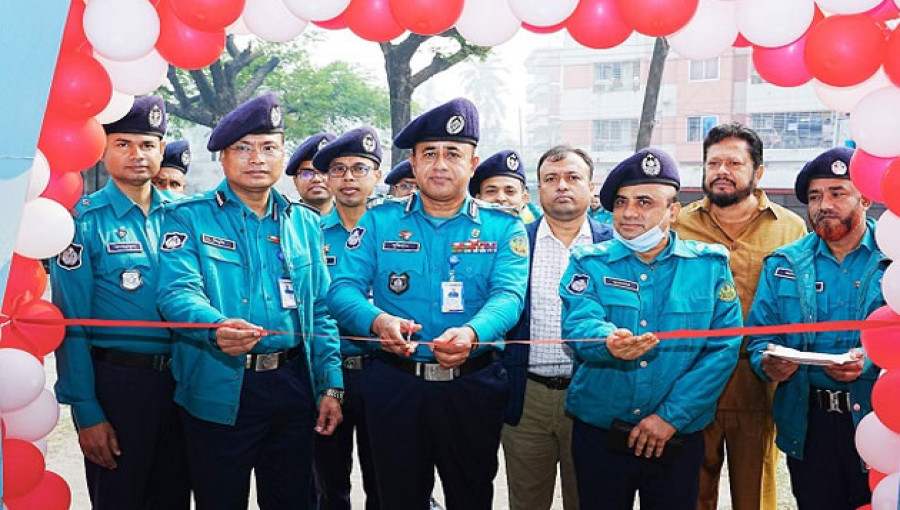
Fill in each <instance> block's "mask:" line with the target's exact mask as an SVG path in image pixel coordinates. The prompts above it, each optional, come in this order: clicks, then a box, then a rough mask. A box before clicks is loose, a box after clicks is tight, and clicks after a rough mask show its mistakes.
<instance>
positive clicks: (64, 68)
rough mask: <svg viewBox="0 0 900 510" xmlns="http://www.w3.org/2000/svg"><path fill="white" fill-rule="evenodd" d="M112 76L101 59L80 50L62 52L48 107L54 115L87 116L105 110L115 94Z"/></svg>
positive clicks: (80, 117) (57, 63) (57, 64)
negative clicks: (113, 92)
mask: <svg viewBox="0 0 900 510" xmlns="http://www.w3.org/2000/svg"><path fill="white" fill-rule="evenodd" d="M112 91H113V87H112V80H110V79H109V73H107V72H106V69H104V68H103V66H102V65H101V64H100V62H97V59H95V58H94V57H92V56H90V55H85V54H84V53H80V52H67V53H62V54H60V56H59V60H58V61H57V62H56V72H55V73H54V74H53V84H52V85H51V86H50V97H49V98H48V99H47V109H48V110H49V111H50V112H52V113H53V114H54V115H64V116H66V117H73V118H76V119H86V118H88V117H93V116H94V115H97V114H98V113H100V112H102V111H103V109H104V108H106V105H107V104H109V100H110V98H112Z"/></svg>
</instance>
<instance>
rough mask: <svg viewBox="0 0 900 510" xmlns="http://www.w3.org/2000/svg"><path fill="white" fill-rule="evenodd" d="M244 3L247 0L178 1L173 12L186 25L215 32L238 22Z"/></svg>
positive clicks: (173, 7)
mask: <svg viewBox="0 0 900 510" xmlns="http://www.w3.org/2000/svg"><path fill="white" fill-rule="evenodd" d="M244 3H245V0H176V1H175V2H172V10H173V11H175V14H176V15H177V16H178V19H180V20H181V21H183V22H184V24H185V25H187V26H189V27H191V28H196V29H197V30H203V31H205V32H215V31H217V30H221V29H224V28H225V27H227V26H229V25H231V24H232V23H234V22H235V21H237V19H238V18H239V17H240V16H241V13H242V12H243V11H244Z"/></svg>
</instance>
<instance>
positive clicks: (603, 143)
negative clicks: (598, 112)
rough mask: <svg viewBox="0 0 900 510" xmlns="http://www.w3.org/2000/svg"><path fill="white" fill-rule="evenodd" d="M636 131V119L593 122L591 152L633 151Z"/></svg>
mask: <svg viewBox="0 0 900 510" xmlns="http://www.w3.org/2000/svg"><path fill="white" fill-rule="evenodd" d="M637 131H638V120H637V119H608V120H607V119H604V120H595V121H594V137H593V142H592V143H591V150H593V151H595V152H601V151H630V150H633V149H634V143H635V141H636V140H637Z"/></svg>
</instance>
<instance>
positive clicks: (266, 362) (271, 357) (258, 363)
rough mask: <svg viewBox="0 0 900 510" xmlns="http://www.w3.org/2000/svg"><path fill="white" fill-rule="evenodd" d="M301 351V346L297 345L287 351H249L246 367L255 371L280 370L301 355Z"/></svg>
mask: <svg viewBox="0 0 900 510" xmlns="http://www.w3.org/2000/svg"><path fill="white" fill-rule="evenodd" d="M301 352H302V351H301V349H300V346H297V347H291V348H290V349H288V350H286V351H278V352H267V353H247V360H246V361H245V362H244V368H245V369H247V370H252V371H254V372H268V371H270V370H278V369H279V368H281V367H283V366H284V364H285V363H287V362H288V361H290V360H292V359H294V358H296V357H297V356H299V355H300V353H301Z"/></svg>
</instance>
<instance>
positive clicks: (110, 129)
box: [103, 96, 168, 138]
mask: <svg viewBox="0 0 900 510" xmlns="http://www.w3.org/2000/svg"><path fill="white" fill-rule="evenodd" d="M167 124H168V123H167V122H166V103H165V101H163V99H162V98H161V97H159V96H144V97H138V98H136V99H135V100H134V104H133V105H132V106H131V110H129V112H128V113H127V114H125V116H124V117H122V118H121V119H119V120H117V121H115V122H112V123H110V124H104V125H103V130H104V131H105V132H106V134H111V133H131V134H136V135H156V136H158V137H160V138H162V137H163V136H165V135H166V125H167Z"/></svg>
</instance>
